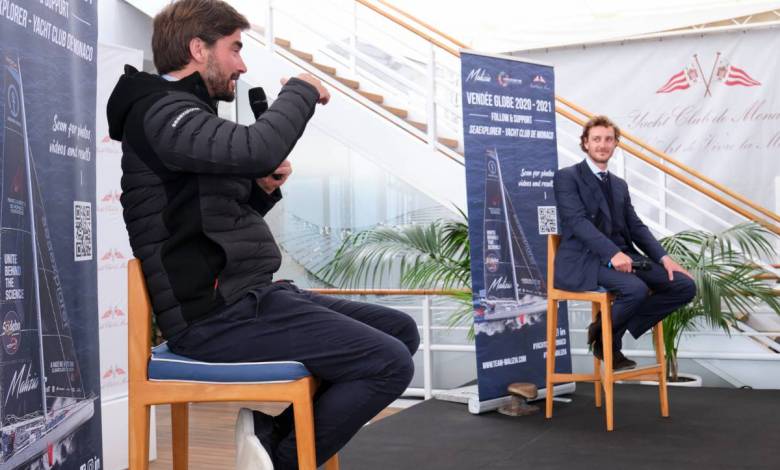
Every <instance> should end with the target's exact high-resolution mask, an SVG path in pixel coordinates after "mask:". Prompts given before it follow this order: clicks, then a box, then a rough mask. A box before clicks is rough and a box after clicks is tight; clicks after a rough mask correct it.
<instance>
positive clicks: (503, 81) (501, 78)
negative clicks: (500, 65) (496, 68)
mask: <svg viewBox="0 0 780 470" xmlns="http://www.w3.org/2000/svg"><path fill="white" fill-rule="evenodd" d="M496 81H497V82H498V84H499V85H501V86H503V87H508V86H509V85H522V84H523V80H521V79H519V78H512V77H510V76H509V74H508V73H506V72H501V73H499V74H498V77H496Z"/></svg>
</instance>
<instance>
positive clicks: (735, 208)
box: [555, 97, 780, 235]
mask: <svg viewBox="0 0 780 470" xmlns="http://www.w3.org/2000/svg"><path fill="white" fill-rule="evenodd" d="M556 99H557V97H556ZM555 111H556V112H557V113H558V114H561V115H563V116H564V117H566V118H568V119H569V120H571V121H573V122H575V123H577V124H580V125H584V124H585V120H584V119H581V118H579V117H578V116H575V115H574V114H572V113H570V112H569V111H566V110H565V109H563V108H562V107H560V106H556V107H555ZM629 140H631V139H629ZM619 146H620V148H622V149H623V150H625V151H627V152H628V153H630V154H632V155H634V156H635V157H637V158H639V159H640V160H642V161H644V162H645V163H647V164H649V165H651V166H654V167H655V168H657V169H659V170H661V171H662V172H664V173H666V174H668V175H670V176H672V177H674V178H676V179H677V180H679V181H680V182H682V183H684V184H686V185H688V186H690V187H691V188H694V189H696V190H697V191H699V192H700V193H702V194H705V195H707V196H709V197H710V198H711V199H713V200H715V201H717V202H719V203H720V204H722V205H724V206H726V207H728V208H729V209H731V210H733V211H734V212H736V213H738V214H740V215H742V216H743V217H745V218H747V219H748V220H754V221H756V222H758V223H760V224H761V225H763V226H764V227H766V228H767V229H769V230H771V231H772V232H774V233H775V234H777V235H780V226H777V225H775V224H773V223H771V222H769V221H767V220H764V219H761V218H760V217H758V216H757V215H756V214H753V213H751V212H748V211H746V210H745V209H743V208H742V207H739V206H737V205H735V204H734V203H732V202H731V201H728V200H726V199H724V198H723V197H721V196H720V195H719V194H717V193H715V192H713V191H712V190H710V189H707V188H705V187H703V186H701V185H700V184H698V183H696V182H695V181H693V180H692V179H690V178H689V177H687V176H685V175H683V174H682V173H679V172H677V171H675V170H672V169H671V168H667V167H665V166H663V165H661V164H660V163H658V162H656V161H655V160H653V159H652V158H650V157H647V156H646V155H644V154H642V153H641V152H638V151H637V150H636V149H634V148H633V147H630V146H628V145H626V144H624V143H623V142H620V143H619ZM665 159H668V161H669V162H670V163H671V162H674V160H673V159H671V157H668V156H667V157H665ZM773 218H774V217H773Z"/></svg>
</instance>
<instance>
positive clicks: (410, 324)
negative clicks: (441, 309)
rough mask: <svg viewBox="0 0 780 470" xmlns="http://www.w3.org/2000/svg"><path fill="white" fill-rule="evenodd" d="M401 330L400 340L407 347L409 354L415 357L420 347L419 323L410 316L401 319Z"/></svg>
mask: <svg viewBox="0 0 780 470" xmlns="http://www.w3.org/2000/svg"><path fill="white" fill-rule="evenodd" d="M399 321H400V322H401V328H400V329H399V331H400V333H399V335H398V339H399V340H401V342H403V343H404V344H405V345H406V348H407V349H408V350H409V354H410V355H412V356H414V353H416V352H417V349H418V348H419V347H420V331H419V330H418V329H417V322H416V321H414V318H412V317H410V316H409V315H404V316H402V317H400V320H399Z"/></svg>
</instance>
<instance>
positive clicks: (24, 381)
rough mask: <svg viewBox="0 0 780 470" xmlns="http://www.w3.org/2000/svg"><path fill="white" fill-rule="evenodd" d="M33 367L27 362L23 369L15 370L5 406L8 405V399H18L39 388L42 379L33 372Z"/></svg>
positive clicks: (6, 395)
mask: <svg viewBox="0 0 780 470" xmlns="http://www.w3.org/2000/svg"><path fill="white" fill-rule="evenodd" d="M31 369H32V368H31V367H28V364H25V365H23V366H22V368H21V369H19V370H16V371H14V375H13V377H11V383H10V385H8V392H7V393H6V394H5V401H4V403H3V405H4V406H6V405H8V400H10V399H11V398H15V399H18V398H19V397H20V396H22V395H24V394H26V393H30V392H34V391H35V390H37V389H38V387H39V386H40V380H39V378H38V375H37V374H33V373H32V371H31Z"/></svg>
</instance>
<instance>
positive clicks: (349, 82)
mask: <svg viewBox="0 0 780 470" xmlns="http://www.w3.org/2000/svg"><path fill="white" fill-rule="evenodd" d="M333 78H335V79H336V80H338V81H340V82H341V83H343V84H344V85H346V86H348V87H349V88H352V89H353V90H357V89H358V88H360V82H358V81H357V80H352V79H349V78H344V77H333Z"/></svg>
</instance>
